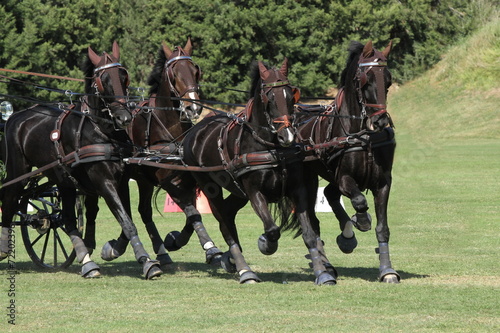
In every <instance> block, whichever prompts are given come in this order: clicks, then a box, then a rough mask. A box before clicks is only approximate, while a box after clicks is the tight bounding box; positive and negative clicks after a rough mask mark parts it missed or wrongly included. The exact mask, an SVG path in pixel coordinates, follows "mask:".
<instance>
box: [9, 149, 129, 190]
mask: <svg viewBox="0 0 500 333" xmlns="http://www.w3.org/2000/svg"><path fill="white" fill-rule="evenodd" d="M113 148H114V147H113V145H112V144H111V143H101V144H93V145H88V146H84V147H82V148H81V149H80V150H79V151H78V152H76V151H74V152H71V153H69V154H68V155H66V156H64V157H63V158H62V159H60V160H56V161H53V162H51V163H49V164H46V165H44V166H42V167H40V168H38V169H36V170H33V171H31V172H28V173H26V174H23V175H21V176H19V177H17V178H14V179H12V180H10V181H8V182H7V183H5V184H3V185H2V187H5V186H9V185H12V184H14V183H17V182H19V181H21V180H24V179H27V178H29V177H32V176H34V175H37V174H39V173H42V172H45V171H47V170H49V169H51V168H54V167H56V166H58V165H61V164H62V165H70V164H71V166H72V167H73V166H76V164H75V163H78V164H80V163H89V162H95V161H107V160H109V161H114V160H120V154H119V152H116V151H115V150H114V149H113Z"/></svg>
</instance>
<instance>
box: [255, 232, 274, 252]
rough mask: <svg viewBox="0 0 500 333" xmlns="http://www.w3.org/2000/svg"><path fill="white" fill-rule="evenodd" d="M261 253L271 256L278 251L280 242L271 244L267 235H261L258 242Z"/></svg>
mask: <svg viewBox="0 0 500 333" xmlns="http://www.w3.org/2000/svg"><path fill="white" fill-rule="evenodd" d="M257 244H258V246H259V250H260V252H262V254H265V255H266V256H269V255H271V254H274V253H276V251H277V250H278V242H271V241H269V240H268V239H267V237H266V235H264V234H263V235H260V237H259V240H258V241H257Z"/></svg>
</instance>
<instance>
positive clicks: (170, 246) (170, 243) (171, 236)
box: [163, 231, 181, 251]
mask: <svg viewBox="0 0 500 333" xmlns="http://www.w3.org/2000/svg"><path fill="white" fill-rule="evenodd" d="M180 234H181V233H180V232H178V231H172V232H169V233H168V234H167V236H166V237H165V240H164V241H163V244H164V245H165V248H166V249H167V251H177V250H180V249H181V247H179V246H177V244H176V243H175V239H176V238H177V237H179V235H180Z"/></svg>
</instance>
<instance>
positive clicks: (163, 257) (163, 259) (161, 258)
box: [156, 253, 174, 267]
mask: <svg viewBox="0 0 500 333" xmlns="http://www.w3.org/2000/svg"><path fill="white" fill-rule="evenodd" d="M156 260H157V261H158V262H159V263H160V266H161V267H164V266H168V265H171V264H173V263H174V261H173V260H172V258H170V255H169V254H168V253H162V254H158V255H157V256H156Z"/></svg>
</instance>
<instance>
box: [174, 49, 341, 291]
mask: <svg viewBox="0 0 500 333" xmlns="http://www.w3.org/2000/svg"><path fill="white" fill-rule="evenodd" d="M251 76H252V84H251V94H252V95H251V96H252V98H251V99H250V100H249V101H248V103H247V105H246V107H245V110H244V111H243V112H242V113H241V114H240V115H238V116H236V115H233V114H231V113H223V114H221V113H219V114H212V115H208V116H206V117H205V118H204V119H203V120H202V121H200V122H199V123H197V124H196V125H195V126H194V127H193V128H192V129H191V131H190V132H189V133H187V134H186V136H185V138H184V140H183V144H182V147H183V151H184V156H183V162H184V163H185V164H186V165H187V166H188V167H192V168H193V170H195V169H194V168H198V171H193V176H194V178H195V179H196V181H197V182H198V185H199V187H200V189H201V190H202V191H203V192H204V194H205V195H206V197H207V199H208V202H209V205H210V208H211V209H212V213H213V215H214V217H215V218H216V219H217V220H218V221H219V226H220V231H221V233H222V235H223V237H224V240H225V241H226V243H227V245H228V246H229V251H228V252H225V253H224V255H223V258H222V261H221V265H222V266H223V268H224V269H226V271H228V272H237V273H238V275H239V282H240V283H256V282H260V281H261V280H260V278H259V277H258V276H257V274H256V273H255V272H253V271H252V270H251V268H250V267H249V265H248V264H247V263H246V262H245V258H244V257H243V254H242V249H241V245H240V243H239V238H238V232H237V229H236V225H235V216H236V213H237V212H238V210H240V209H241V208H242V207H243V206H244V205H245V204H246V203H247V202H248V201H250V203H251V205H252V208H253V209H254V211H255V212H256V214H257V215H258V216H259V218H260V219H261V220H262V222H263V224H264V234H262V235H261V236H260V237H259V239H258V246H259V249H260V251H261V252H262V253H263V254H266V255H270V254H273V253H275V252H276V250H277V249H278V239H279V238H280V227H278V226H277V225H276V223H275V221H274V217H273V214H272V212H271V211H270V210H269V208H268V204H270V203H277V206H276V207H277V209H278V213H279V214H280V215H281V224H282V225H284V224H286V223H288V221H289V217H290V214H291V213H292V209H293V210H294V215H292V217H295V218H296V219H297V220H298V221H299V222H300V224H301V226H302V230H303V239H304V242H305V244H306V246H307V248H308V249H309V252H310V254H311V258H312V261H313V269H314V274H315V276H316V280H315V282H316V283H317V284H334V283H335V278H334V277H333V276H332V275H331V274H330V273H329V272H328V271H327V269H326V268H325V266H324V264H323V262H322V261H321V260H320V258H319V255H318V253H319V251H318V249H317V246H316V238H317V237H316V235H315V233H314V231H313V229H312V228H311V225H310V220H309V217H308V213H307V207H306V203H307V200H306V197H307V192H306V187H305V185H304V184H303V183H302V179H303V178H302V161H301V150H300V148H298V147H296V146H295V145H294V140H295V135H294V129H293V128H292V119H291V115H292V113H293V111H294V104H295V102H296V101H297V99H298V97H299V90H298V89H297V88H294V87H292V86H291V85H290V82H289V81H288V78H287V76H288V60H287V59H286V58H285V60H284V61H283V64H282V66H281V68H279V69H276V68H271V67H268V66H267V65H265V64H264V63H263V62H261V61H259V62H257V63H254V65H253V66H252V68H251ZM222 188H225V189H226V190H228V191H229V192H230V195H229V196H228V197H227V198H225V199H224V197H223V192H222ZM292 205H293V207H292ZM275 215H276V214H275Z"/></svg>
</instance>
